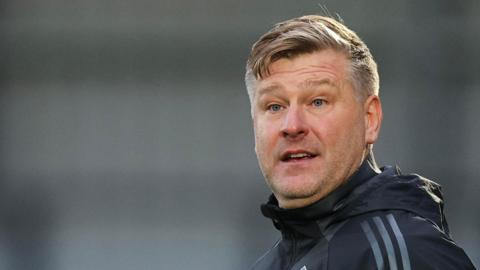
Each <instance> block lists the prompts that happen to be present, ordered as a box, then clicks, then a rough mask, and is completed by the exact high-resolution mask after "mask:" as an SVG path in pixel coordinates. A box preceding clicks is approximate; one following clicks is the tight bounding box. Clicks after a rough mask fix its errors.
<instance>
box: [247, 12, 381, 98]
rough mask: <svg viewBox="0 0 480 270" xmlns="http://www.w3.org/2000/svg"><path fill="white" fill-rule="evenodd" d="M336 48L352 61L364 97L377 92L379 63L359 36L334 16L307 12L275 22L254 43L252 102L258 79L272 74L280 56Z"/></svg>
mask: <svg viewBox="0 0 480 270" xmlns="http://www.w3.org/2000/svg"><path fill="white" fill-rule="evenodd" d="M325 49H334V50H336V51H340V52H343V53H344V54H345V55H346V56H347V58H348V59H349V60H350V68H349V73H350V74H349V75H350V78H349V79H350V80H351V83H352V85H353V87H354V89H355V91H356V93H357V94H358V96H359V97H361V98H362V99H364V98H366V97H368V96H370V95H378V91H379V77H378V71H377V64H376V63H375V60H374V59H373V56H372V54H371V53H370V50H369V49H368V47H367V45H366V44H365V43H364V42H363V41H362V40H361V39H360V38H359V37H358V35H357V34H356V33H355V32H353V31H352V30H350V29H349V28H347V27H346V26H345V25H344V24H342V23H340V22H338V21H336V20H335V19H333V18H329V17H324V16H319V15H308V16H302V17H298V18H294V19H290V20H287V21H284V22H280V23H278V24H276V25H275V26H274V27H273V28H272V29H271V30H270V31H268V32H267V33H265V34H264V35H263V36H261V37H260V39H259V40H258V41H257V42H255V43H254V44H253V46H252V49H251V52H250V56H249V57H248V60H247V66H246V73H245V84H246V87H247V92H248V96H249V98H250V103H252V102H253V98H254V94H255V93H254V91H255V82H256V81H257V80H259V79H264V78H265V77H267V76H268V75H269V66H270V64H272V63H273V62H275V61H277V60H279V59H281V58H289V59H291V58H294V57H296V56H298V55H300V54H307V53H313V52H315V51H320V50H325Z"/></svg>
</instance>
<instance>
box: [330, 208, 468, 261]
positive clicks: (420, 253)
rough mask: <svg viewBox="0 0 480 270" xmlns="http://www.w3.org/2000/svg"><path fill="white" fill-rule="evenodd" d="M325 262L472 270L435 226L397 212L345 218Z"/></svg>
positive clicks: (380, 212) (452, 243)
mask: <svg viewBox="0 0 480 270" xmlns="http://www.w3.org/2000/svg"><path fill="white" fill-rule="evenodd" d="M347 254H348V257H349V259H348V260H345V259H344V258H345V256H346V255H347ZM328 261H329V262H328V264H329V269H354V268H355V269H372V268H377V269H405V270H407V269H426V270H428V269H474V267H473V265H472V263H471V262H470V260H469V259H468V257H467V256H466V254H465V252H464V251H463V250H462V249H461V248H460V247H458V246H457V245H456V244H455V242H454V241H453V240H452V239H451V238H450V236H449V235H448V234H446V233H445V232H444V231H442V230H441V229H440V228H439V227H438V226H437V225H435V224H434V223H433V222H430V221H428V220H426V219H424V218H422V217H419V216H417V215H415V214H413V213H410V212H407V211H401V210H389V211H375V212H371V213H368V214H364V215H360V216H356V217H354V218H351V219H349V220H348V221H347V222H346V223H345V224H344V226H342V228H341V229H340V230H338V231H337V232H336V233H335V235H334V237H333V238H332V239H331V241H330V245H329V260H328Z"/></svg>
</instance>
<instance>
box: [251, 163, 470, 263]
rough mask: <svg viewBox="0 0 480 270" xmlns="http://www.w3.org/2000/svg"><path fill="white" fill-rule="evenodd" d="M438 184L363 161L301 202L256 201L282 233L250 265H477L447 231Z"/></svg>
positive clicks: (273, 198)
mask: <svg viewBox="0 0 480 270" xmlns="http://www.w3.org/2000/svg"><path fill="white" fill-rule="evenodd" d="M442 200H443V197H442V194H441V191H440V186H439V185H438V184H436V183H434V182H432V181H430V180H428V179H425V178H422V177H421V176H418V175H414V174H412V175H402V174H401V173H400V172H399V170H398V169H397V168H393V167H384V168H382V171H381V173H376V172H375V170H374V169H372V166H371V165H370V163H369V162H367V161H365V162H364V163H363V164H362V166H361V167H360V168H359V170H358V171H357V172H356V173H355V174H354V175H353V176H352V177H351V178H350V179H349V181H347V182H346V183H345V184H344V185H342V186H341V187H339V188H338V189H336V190H335V191H334V192H332V193H331V194H329V195H328V196H327V197H325V198H323V199H321V200H320V201H318V202H316V203H314V204H312V205H309V206H306V207H304V208H299V209H290V210H286V209H281V208H279V207H278V202H277V200H276V199H275V197H274V196H273V195H272V196H270V199H269V202H268V203H267V204H264V205H262V207H261V209H262V213H263V214H264V215H265V216H266V217H269V218H271V219H272V220H273V223H274V225H275V227H276V228H277V229H279V230H280V231H281V233H282V238H281V239H280V240H279V241H278V242H277V243H276V244H275V245H274V247H272V248H271V249H270V250H269V251H268V252H267V253H266V254H265V255H263V256H262V257H261V258H260V259H259V260H258V261H257V262H256V263H255V264H254V265H253V267H252V269H253V270H259V269H269V270H277V269H278V270H283V269H292V270H320V269H321V270H327V269H328V270H337V269H345V270H355V269H362V270H364V269H385V270H386V269H390V270H396V269H398V270H411V269H412V270H413V269H415V270H416V269H420V270H429V269H442V270H443V269H445V270H447V269H452V270H453V269H455V270H459V269H475V268H474V266H473V264H472V262H471V261H470V260H469V258H468V257H467V255H466V254H465V252H464V251H463V250H462V249H461V248H460V247H458V246H457V245H456V244H455V242H453V240H452V239H451V237H450V235H449V230H448V225H447V222H446V220H445V216H444V214H443V201H442Z"/></svg>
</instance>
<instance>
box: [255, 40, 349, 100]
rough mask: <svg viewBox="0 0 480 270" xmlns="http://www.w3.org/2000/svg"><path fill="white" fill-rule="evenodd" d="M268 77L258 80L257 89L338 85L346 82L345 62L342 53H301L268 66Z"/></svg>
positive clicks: (324, 51) (346, 67)
mask: <svg viewBox="0 0 480 270" xmlns="http://www.w3.org/2000/svg"><path fill="white" fill-rule="evenodd" d="M268 70H269V75H268V76H267V77H265V78H263V79H261V80H259V81H258V84H257V90H258V91H259V92H260V91H265V90H271V89H272V88H276V87H279V86H281V85H284V84H295V85H298V86H304V87H305V86H317V85H319V84H332V85H338V84H340V83H342V82H343V80H345V79H346V73H347V70H348V59H347V57H346V56H345V54H344V53H342V52H338V51H335V50H331V49H328V50H322V51H317V52H313V53H308V54H301V55H299V56H296V57H294V58H291V59H289V58H282V59H279V60H277V61H275V62H273V63H272V64H270V66H269V69H268Z"/></svg>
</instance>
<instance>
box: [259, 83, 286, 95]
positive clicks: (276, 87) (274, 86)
mask: <svg viewBox="0 0 480 270" xmlns="http://www.w3.org/2000/svg"><path fill="white" fill-rule="evenodd" d="M280 89H283V87H282V86H281V85H279V84H276V83H274V84H271V85H268V86H265V87H262V88H260V89H258V91H257V94H258V96H259V97H260V96H262V95H265V94H268V93H270V92H275V91H277V90H280Z"/></svg>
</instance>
